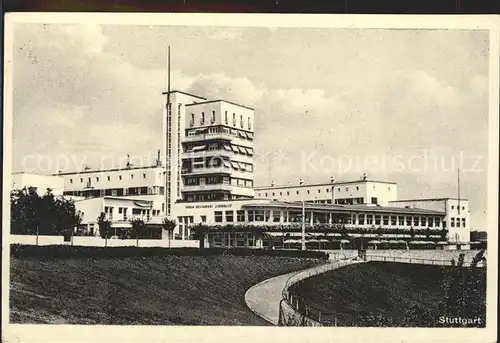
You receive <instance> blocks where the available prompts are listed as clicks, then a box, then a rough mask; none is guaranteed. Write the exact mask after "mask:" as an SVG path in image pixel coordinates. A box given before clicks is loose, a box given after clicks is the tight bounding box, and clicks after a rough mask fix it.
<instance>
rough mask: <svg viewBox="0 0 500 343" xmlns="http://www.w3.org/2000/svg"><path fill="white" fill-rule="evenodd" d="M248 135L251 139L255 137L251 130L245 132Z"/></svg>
mask: <svg viewBox="0 0 500 343" xmlns="http://www.w3.org/2000/svg"><path fill="white" fill-rule="evenodd" d="M245 134H246V136H247V137H248V138H249V139H253V133H251V132H245Z"/></svg>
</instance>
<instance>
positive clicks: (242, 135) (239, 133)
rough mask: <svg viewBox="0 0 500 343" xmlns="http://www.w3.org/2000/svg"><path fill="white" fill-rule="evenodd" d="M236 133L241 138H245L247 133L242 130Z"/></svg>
mask: <svg viewBox="0 0 500 343" xmlns="http://www.w3.org/2000/svg"><path fill="white" fill-rule="evenodd" d="M238 135H239V136H240V137H241V138H247V135H245V133H244V132H241V131H238Z"/></svg>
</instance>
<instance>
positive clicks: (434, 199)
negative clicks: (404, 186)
mask: <svg viewBox="0 0 500 343" xmlns="http://www.w3.org/2000/svg"><path fill="white" fill-rule="evenodd" d="M442 200H467V201H468V199H466V198H460V199H459V198H422V199H403V200H392V201H389V202H412V201H413V202H418V201H442Z"/></svg>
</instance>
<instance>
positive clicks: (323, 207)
mask: <svg viewBox="0 0 500 343" xmlns="http://www.w3.org/2000/svg"><path fill="white" fill-rule="evenodd" d="M244 207H285V208H296V209H302V203H298V202H282V201H273V202H270V203H265V204H262V203H261V204H251V203H249V204H245V205H244ZM304 207H305V208H306V209H309V210H331V211H344V212H353V211H358V212H380V213H402V214H427V215H440V216H444V215H446V213H445V212H441V211H433V210H427V209H421V208H406V207H388V206H367V205H333V204H315V203H305V204H304Z"/></svg>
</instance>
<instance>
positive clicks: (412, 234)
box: [410, 226, 415, 239]
mask: <svg viewBox="0 0 500 343" xmlns="http://www.w3.org/2000/svg"><path fill="white" fill-rule="evenodd" d="M410 237H411V239H413V238H415V230H414V229H413V226H412V227H411V228H410Z"/></svg>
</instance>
